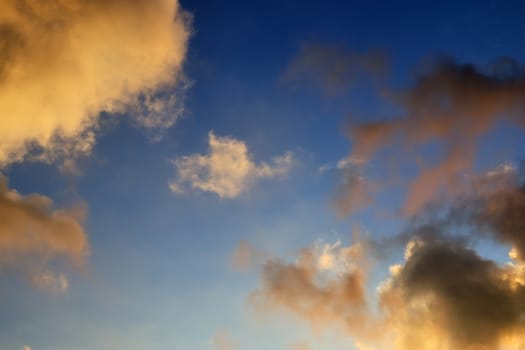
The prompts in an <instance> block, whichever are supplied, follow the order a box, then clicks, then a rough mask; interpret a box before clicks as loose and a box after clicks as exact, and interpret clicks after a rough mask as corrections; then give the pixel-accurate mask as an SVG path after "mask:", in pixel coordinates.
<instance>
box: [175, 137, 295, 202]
mask: <svg viewBox="0 0 525 350" xmlns="http://www.w3.org/2000/svg"><path fill="white" fill-rule="evenodd" d="M208 142H209V154H207V155H202V154H194V155H190V156H184V157H181V158H179V159H177V160H175V161H174V165H175V169H176V172H177V177H176V179H175V180H174V181H172V182H170V184H169V185H170V189H171V190H172V191H173V192H176V193H180V192H185V191H186V187H187V185H189V187H190V188H192V189H198V190H201V191H205V192H212V193H215V194H217V195H218V196H219V197H221V198H235V197H238V196H239V195H240V194H241V193H243V192H245V191H247V190H248V189H249V188H250V187H251V186H252V185H253V184H254V183H255V182H256V181H257V180H260V179H265V178H275V177H279V176H283V175H285V174H287V173H288V172H289V171H290V169H291V168H292V166H293V162H294V159H293V155H292V153H291V152H286V153H285V154H283V155H281V156H277V157H274V158H273V160H272V161H271V162H270V163H267V162H261V163H258V164H257V163H255V162H254V161H253V156H252V155H251V154H250V152H249V151H248V147H247V146H246V144H245V143H244V142H243V141H240V140H237V139H234V138H231V137H219V136H215V134H214V133H213V132H210V133H209V134H208Z"/></svg>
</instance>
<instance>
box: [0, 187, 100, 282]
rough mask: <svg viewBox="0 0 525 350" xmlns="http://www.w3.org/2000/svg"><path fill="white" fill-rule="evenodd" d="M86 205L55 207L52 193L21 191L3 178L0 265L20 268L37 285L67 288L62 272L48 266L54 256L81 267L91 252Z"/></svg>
mask: <svg viewBox="0 0 525 350" xmlns="http://www.w3.org/2000/svg"><path fill="white" fill-rule="evenodd" d="M84 215H85V208H83V207H79V208H72V209H69V210H67V209H54V208H53V202H52V200H51V199H50V198H49V197H46V196H43V195H39V194H30V195H25V196H24V195H21V194H19V193H18V192H17V191H15V190H12V189H9V188H8V186H7V180H6V178H5V177H2V178H0V267H2V268H5V267H8V268H14V269H21V270H22V271H23V273H24V274H26V275H28V276H29V278H30V279H31V282H32V283H33V285H34V286H36V287H38V288H42V289H46V290H52V291H64V290H67V287H68V284H69V283H68V280H67V277H66V276H65V275H63V274H56V273H55V272H53V271H51V270H49V269H48V268H46V264H47V263H48V262H49V261H52V260H57V259H58V260H61V261H67V262H70V263H71V264H73V266H75V267H80V266H81V265H82V264H83V263H84V262H85V259H86V257H87V256H88V255H89V251H90V248H89V242H88V238H87V235H86V232H85V231H84V228H83V226H82V220H83V217H84Z"/></svg>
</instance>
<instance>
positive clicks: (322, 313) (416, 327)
mask: <svg viewBox="0 0 525 350" xmlns="http://www.w3.org/2000/svg"><path fill="white" fill-rule="evenodd" d="M511 169H514V170H511ZM470 185H471V186H470V188H471V190H468V191H465V192H463V193H461V194H460V195H458V196H457V197H456V198H454V199H453V200H450V201H449V200H447V201H445V202H441V203H437V204H439V205H434V206H432V207H426V208H425V210H422V211H420V212H419V213H418V215H417V216H415V217H413V218H412V220H411V221H410V223H409V224H408V226H407V228H406V229H405V230H403V231H402V232H400V234H399V235H398V236H396V237H393V238H392V239H390V240H388V242H386V243H385V242H382V241H371V240H364V239H358V240H356V241H355V242H354V243H353V244H352V245H350V246H348V247H344V246H342V245H341V244H340V243H336V244H334V245H319V244H316V245H313V246H312V247H309V248H306V249H304V250H303V251H301V253H300V254H299V255H298V257H296V259H294V260H293V261H292V262H286V261H283V260H281V259H275V258H270V259H267V261H266V262H265V263H263V264H262V272H261V286H260V287H259V289H257V290H256V291H255V292H254V294H253V295H252V296H251V300H252V302H254V303H255V305H256V306H262V307H260V308H257V310H259V311H260V312H267V311H268V310H272V309H279V308H281V309H286V310H289V311H290V312H292V313H293V314H295V315H296V316H298V317H300V318H302V319H304V320H307V321H308V322H310V323H311V324H312V326H314V327H316V328H319V327H339V328H343V329H345V330H346V331H347V333H348V334H349V335H350V336H351V338H352V340H353V341H354V343H355V344H358V345H359V348H360V349H384V348H390V349H399V350H404V349H408V348H417V349H422V350H438V349H439V350H464V349H469V350H503V349H505V350H520V349H523V347H524V346H525V260H524V256H525V251H524V250H523V249H524V247H525V245H524V242H525V239H524V237H525V236H524V235H523V233H524V232H525V231H524V230H525V224H524V219H523V212H524V209H525V207H524V203H525V201H524V198H525V190H524V186H523V183H522V180H521V176H520V174H519V172H518V171H517V170H516V169H515V168H513V167H510V166H508V165H503V166H500V167H498V168H496V169H495V170H492V171H489V172H486V173H484V174H482V175H479V176H477V177H475V178H472V179H471V184H470ZM480 238H490V239H493V240H494V241H496V242H500V243H502V244H504V245H505V246H507V247H508V248H509V250H510V253H509V260H508V261H507V262H505V263H500V262H497V261H495V260H492V259H489V258H488V257H484V256H481V255H480V254H479V253H478V252H477V251H476V250H475V249H474V243H476V242H478V241H479V239H480ZM392 242H397V243H403V242H404V243H405V254H404V259H403V261H402V262H401V263H399V264H394V265H392V266H390V268H389V277H388V278H387V279H386V280H385V281H383V282H382V283H380V284H379V285H377V286H375V289H373V288H372V289H371V288H370V287H371V286H370V285H369V284H368V282H369V281H370V280H371V279H370V277H371V273H372V271H374V269H373V267H374V265H373V261H370V260H374V258H373V257H374V256H378V255H377V254H375V253H377V250H380V249H384V248H387V247H386V246H385V245H386V244H387V245H391V244H392ZM367 260H368V261H367ZM377 266H380V265H377ZM372 287H374V286H372Z"/></svg>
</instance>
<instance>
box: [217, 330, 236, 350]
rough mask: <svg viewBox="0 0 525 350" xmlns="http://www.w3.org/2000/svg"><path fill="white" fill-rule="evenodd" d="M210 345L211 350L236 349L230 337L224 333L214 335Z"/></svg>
mask: <svg viewBox="0 0 525 350" xmlns="http://www.w3.org/2000/svg"><path fill="white" fill-rule="evenodd" d="M210 345H211V349H212V350H235V349H236V348H237V347H236V346H235V342H234V341H233V339H232V337H231V336H230V334H229V333H228V332H226V331H221V332H217V333H215V335H214V336H213V337H212V339H211V342H210Z"/></svg>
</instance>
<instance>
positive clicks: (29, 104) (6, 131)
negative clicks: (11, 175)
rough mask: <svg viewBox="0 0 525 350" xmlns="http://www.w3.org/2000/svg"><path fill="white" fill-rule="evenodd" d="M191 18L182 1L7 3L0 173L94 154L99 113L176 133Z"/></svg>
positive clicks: (0, 53)
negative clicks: (28, 161) (21, 164)
mask: <svg viewBox="0 0 525 350" xmlns="http://www.w3.org/2000/svg"><path fill="white" fill-rule="evenodd" d="M188 18H189V16H188V14H187V13H185V12H184V11H182V10H181V9H180V6H179V4H178V2H177V1H176V0H147V1H146V0H105V1H102V0H95V1H89V0H51V1H45V2H42V1H36V0H2V1H1V2H0V116H1V117H2V121H3V122H2V123H1V125H0V140H1V141H0V165H6V164H9V163H11V162H14V161H20V160H23V159H24V158H25V157H29V158H32V159H35V158H36V159H39V160H46V161H54V160H56V158H74V157H76V156H78V155H85V154H89V152H90V151H91V149H92V147H93V145H94V142H95V132H96V131H97V129H98V127H99V120H100V114H101V112H109V113H126V114H129V115H131V116H132V117H133V118H134V120H135V121H136V123H138V124H140V125H143V126H144V127H146V128H165V127H169V126H171V125H173V123H174V122H175V121H176V119H177V118H178V117H179V116H180V114H181V105H180V102H181V96H180V95H181V94H182V93H183V91H184V89H185V87H186V86H187V84H185V81H184V79H183V72H182V65H183V63H184V59H185V56H186V50H187V43H188V37H189V35H190V28H189V20H188Z"/></svg>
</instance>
